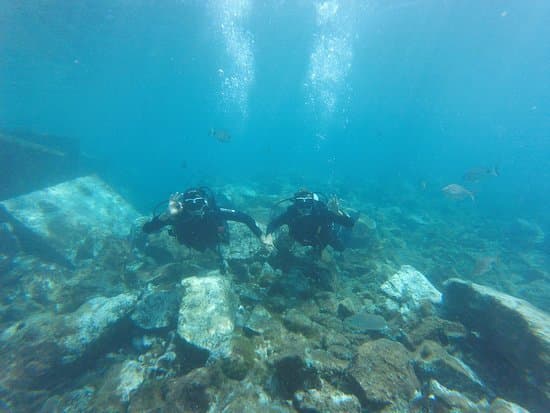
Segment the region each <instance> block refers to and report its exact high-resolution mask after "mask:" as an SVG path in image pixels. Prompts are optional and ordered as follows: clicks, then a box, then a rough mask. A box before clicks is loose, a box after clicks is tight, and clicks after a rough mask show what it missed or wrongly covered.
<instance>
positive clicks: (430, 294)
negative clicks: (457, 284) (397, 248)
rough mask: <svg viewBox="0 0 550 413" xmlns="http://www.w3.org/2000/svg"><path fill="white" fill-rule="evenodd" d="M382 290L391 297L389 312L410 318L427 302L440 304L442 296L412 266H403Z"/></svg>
mask: <svg viewBox="0 0 550 413" xmlns="http://www.w3.org/2000/svg"><path fill="white" fill-rule="evenodd" d="M380 289H381V290H382V291H383V292H384V293H385V294H386V295H387V296H388V297H389V298H388V299H387V300H386V303H385V305H386V309H387V310H388V311H395V310H396V309H398V311H399V312H400V313H401V314H402V315H403V317H404V318H405V319H406V318H409V317H410V313H411V312H412V311H414V310H416V309H418V307H419V306H420V305H421V304H422V303H423V302H425V301H429V302H431V303H433V304H440V303H441V299H442V295H441V293H440V292H439V291H438V290H437V288H435V287H434V286H433V285H432V283H430V281H428V279H427V278H426V277H425V276H424V274H422V273H421V272H420V271H418V270H416V269H415V268H413V267H411V266H410V265H403V266H402V267H401V269H400V270H399V272H397V273H395V274H394V275H392V276H391V277H390V278H389V279H388V280H387V281H386V282H384V283H383V284H382V285H381V286H380Z"/></svg>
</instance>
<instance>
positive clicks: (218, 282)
mask: <svg viewBox="0 0 550 413" xmlns="http://www.w3.org/2000/svg"><path fill="white" fill-rule="evenodd" d="M181 284H182V286H183V289H184V292H183V297H182V300H181V305H180V310H179V319H178V334H179V336H180V337H181V338H182V339H184V340H185V341H187V342H188V343H190V344H192V345H194V346H196V347H199V348H202V349H204V350H207V351H209V352H210V353H211V355H212V356H214V357H226V356H229V355H230V354H231V349H232V346H231V339H232V334H233V330H234V328H235V312H236V309H237V297H236V296H235V294H234V293H233V292H232V291H231V284H230V282H229V280H228V279H227V278H223V277H222V276H220V275H209V276H206V277H189V278H186V279H184V280H183V281H182V283H181Z"/></svg>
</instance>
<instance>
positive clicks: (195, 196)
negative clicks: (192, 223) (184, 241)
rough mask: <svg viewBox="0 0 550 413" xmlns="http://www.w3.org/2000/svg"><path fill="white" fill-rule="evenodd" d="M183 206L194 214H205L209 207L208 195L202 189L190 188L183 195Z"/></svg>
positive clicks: (186, 210) (189, 212)
mask: <svg viewBox="0 0 550 413" xmlns="http://www.w3.org/2000/svg"><path fill="white" fill-rule="evenodd" d="M181 203H182V207H183V210H184V211H185V212H187V213H188V214H190V215H193V216H203V215H204V213H205V212H206V211H207V210H208V208H209V202H208V197H207V195H206V194H205V193H204V191H202V190H200V189H188V190H187V191H185V193H184V194H183V197H182V201H181Z"/></svg>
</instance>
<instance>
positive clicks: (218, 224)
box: [143, 207, 262, 251]
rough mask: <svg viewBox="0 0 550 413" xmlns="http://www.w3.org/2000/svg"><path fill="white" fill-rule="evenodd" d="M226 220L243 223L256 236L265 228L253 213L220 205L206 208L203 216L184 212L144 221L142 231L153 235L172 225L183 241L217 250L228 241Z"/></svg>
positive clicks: (181, 241)
mask: <svg viewBox="0 0 550 413" xmlns="http://www.w3.org/2000/svg"><path fill="white" fill-rule="evenodd" d="M227 221H236V222H242V223H243V224H246V225H247V226H248V228H250V230H251V231H252V232H253V233H254V235H256V236H257V237H260V236H261V235H262V230H261V229H260V228H259V227H258V225H257V224H256V221H254V219H253V218H252V217H251V216H250V215H247V214H244V213H242V212H238V211H235V210H234V209H226V208H217V207H216V208H214V209H210V210H208V211H206V212H205V213H204V215H202V216H193V215H190V214H188V213H185V212H182V213H179V214H176V215H169V214H162V215H160V216H158V217H155V218H153V219H152V220H151V221H149V222H147V223H145V225H143V232H145V233H147V234H150V233H152V232H156V231H159V230H160V229H161V228H163V227H165V226H167V225H171V226H172V234H173V235H174V236H175V237H176V239H177V240H178V242H179V243H180V244H183V245H186V246H188V247H190V248H193V249H196V250H198V251H204V250H206V249H207V248H212V249H215V248H216V247H217V246H218V244H219V243H227V242H229V232H228V228H227Z"/></svg>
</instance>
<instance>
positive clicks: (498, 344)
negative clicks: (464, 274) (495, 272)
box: [444, 279, 550, 411]
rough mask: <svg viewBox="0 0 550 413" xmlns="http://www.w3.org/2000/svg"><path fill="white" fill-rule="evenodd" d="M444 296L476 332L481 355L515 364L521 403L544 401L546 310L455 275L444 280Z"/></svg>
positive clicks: (548, 336)
mask: <svg viewBox="0 0 550 413" xmlns="http://www.w3.org/2000/svg"><path fill="white" fill-rule="evenodd" d="M444 301H445V309H446V310H447V312H448V313H449V315H450V316H451V317H456V318H458V319H459V320H460V321H461V322H462V323H463V324H464V325H466V326H467V327H468V328H470V329H472V330H474V331H477V332H478V333H479V336H480V346H482V347H483V350H484V354H485V355H487V354H492V355H494V356H495V357H499V360H500V361H499V362H500V363H507V364H509V365H511V366H513V368H515V370H516V377H515V378H514V380H515V381H516V382H517V387H518V388H521V389H522V391H521V393H518V394H517V395H516V397H518V398H520V399H523V401H521V403H522V404H525V405H526V406H527V407H529V409H532V410H534V411H537V410H539V409H543V406H546V407H548V400H550V380H549V375H548V372H549V371H550V316H549V315H548V314H547V313H545V312H544V311H541V310H539V309H538V308H536V307H534V306H532V305H531V304H529V303H528V302H527V301H524V300H522V299H519V298H516V297H512V296H510V295H507V294H504V293H501V292H499V291H495V290H493V289H492V288H489V287H485V286H483V285H479V284H474V283H470V282H466V281H463V280H460V279H450V280H448V281H447V282H446V283H445V300H444ZM485 357H487V356H485ZM493 364H494V363H493ZM503 372H504V370H503ZM508 376H509V374H508ZM541 411H543V410H541Z"/></svg>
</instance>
